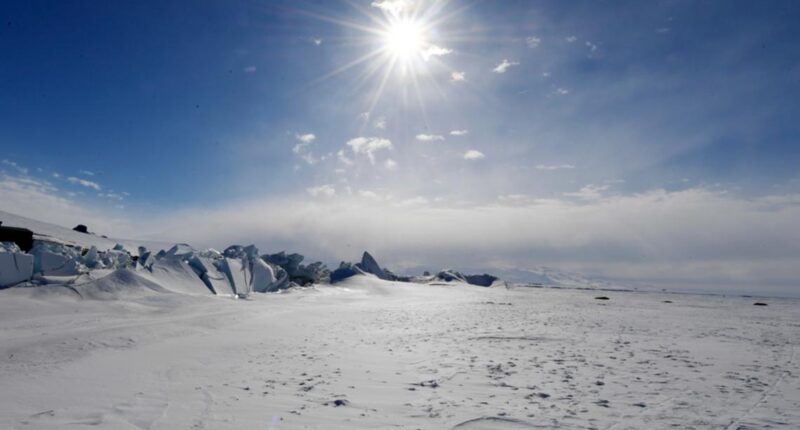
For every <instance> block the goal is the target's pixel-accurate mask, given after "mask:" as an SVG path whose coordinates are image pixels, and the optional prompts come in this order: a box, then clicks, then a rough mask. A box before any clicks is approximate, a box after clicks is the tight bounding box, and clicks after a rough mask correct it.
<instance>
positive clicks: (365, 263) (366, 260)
mask: <svg viewBox="0 0 800 430" xmlns="http://www.w3.org/2000/svg"><path fill="white" fill-rule="evenodd" d="M357 266H358V267H359V268H360V269H361V270H363V271H365V272H367V273H372V274H373V275H375V276H377V277H378V278H380V279H383V280H385V281H389V280H391V279H390V278H389V276H387V275H386V272H384V271H383V269H382V268H381V266H380V264H378V262H377V261H375V258H374V257H373V256H372V255H370V253H369V252H367V251H364V254H363V255H362V256H361V263H359V264H357Z"/></svg>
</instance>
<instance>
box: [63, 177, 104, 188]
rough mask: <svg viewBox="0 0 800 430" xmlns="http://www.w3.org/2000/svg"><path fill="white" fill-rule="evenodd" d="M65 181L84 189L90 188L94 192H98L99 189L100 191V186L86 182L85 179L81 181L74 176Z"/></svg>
mask: <svg viewBox="0 0 800 430" xmlns="http://www.w3.org/2000/svg"><path fill="white" fill-rule="evenodd" d="M67 181H69V182H70V183H72V184H76V185H80V186H82V187H86V188H91V189H93V190H96V191H100V189H101V188H100V184H98V183H97V182H93V181H88V180H86V179H81V178H76V177H74V176H70V177H69V178H67Z"/></svg>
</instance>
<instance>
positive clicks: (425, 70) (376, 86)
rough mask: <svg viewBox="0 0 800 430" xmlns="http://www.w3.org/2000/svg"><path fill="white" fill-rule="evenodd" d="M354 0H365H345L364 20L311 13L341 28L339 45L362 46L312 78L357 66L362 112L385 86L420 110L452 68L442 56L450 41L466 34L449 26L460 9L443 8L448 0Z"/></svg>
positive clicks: (448, 50)
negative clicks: (364, 99) (363, 96)
mask: <svg viewBox="0 0 800 430" xmlns="http://www.w3.org/2000/svg"><path fill="white" fill-rule="evenodd" d="M359 1H360V2H364V3H369V5H370V6H369V8H365V7H362V6H360V5H359V4H357V3H355V2H352V1H351V0H346V2H347V3H349V4H350V5H351V6H353V8H354V9H355V10H356V11H358V12H359V13H360V14H361V15H362V16H363V17H364V18H366V19H364V20H359V21H352V20H350V18H349V17H348V18H341V17H337V16H333V15H331V16H329V15H319V14H311V15H312V16H314V17H315V18H318V19H321V20H324V21H328V22H331V23H333V24H335V25H337V26H341V27H342V28H343V30H344V32H345V33H346V38H345V39H343V40H346V41H347V42H346V43H345V44H343V45H342V46H347V47H358V48H359V49H362V47H363V48H366V49H364V50H363V54H362V55H360V56H359V57H357V58H355V59H353V60H351V61H347V62H343V63H341V65H340V66H339V67H337V68H335V69H333V70H331V71H329V72H328V73H326V74H324V75H322V76H320V77H319V78H317V79H315V80H314V81H313V83H314V84H316V83H319V82H322V81H325V80H327V79H330V78H332V77H334V76H337V75H339V74H341V73H344V72H345V71H349V70H352V69H355V68H356V67H358V68H359V69H360V71H359V72H357V73H354V74H353V82H354V83H355V84H354V88H358V89H359V90H361V89H365V88H368V89H366V90H365V91H366V92H365V94H369V95H368V97H367V98H368V99H369V101H368V103H369V104H368V105H367V106H365V112H366V113H370V112H372V110H373V109H374V108H375V106H376V105H377V104H378V102H379V100H380V99H381V98H382V96H383V94H384V93H385V92H386V91H387V90H388V91H392V90H394V89H397V90H398V92H397V93H396V94H400V95H401V97H402V103H407V101H408V99H409V98H414V97H416V99H417V102H418V107H419V108H420V110H421V111H422V112H424V111H425V106H424V101H425V100H426V99H428V98H431V95H432V94H433V95H434V96H435V94H438V95H441V94H443V91H442V90H441V87H440V85H441V84H440V82H439V81H441V79H442V78H443V77H445V79H449V77H450V76H452V73H455V71H454V70H453V69H452V68H451V66H449V65H448V64H447V61H446V60H445V58H446V56H450V55H451V54H454V53H455V52H456V51H455V50H454V49H453V47H452V43H459V42H463V41H464V40H468V39H465V36H464V34H466V33H463V32H460V31H456V32H453V31H450V30H449V29H450V28H458V26H456V25H454V24H453V23H452V20H453V19H454V18H455V17H457V16H458V14H460V13H461V11H462V10H464V9H463V8H462V9H457V10H453V11H450V10H447V9H448V8H447V7H446V6H447V5H448V4H449V3H450V0H359ZM453 56H455V55H453ZM447 58H450V57H447ZM462 75H463V73H462ZM437 80H439V81H437ZM369 87H372V88H369ZM434 92H435V94H434Z"/></svg>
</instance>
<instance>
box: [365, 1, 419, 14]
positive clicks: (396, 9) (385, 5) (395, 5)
mask: <svg viewBox="0 0 800 430" xmlns="http://www.w3.org/2000/svg"><path fill="white" fill-rule="evenodd" d="M371 5H372V7H376V8H378V9H380V10H382V11H383V12H384V13H387V14H389V15H394V16H397V15H400V13H402V12H403V11H405V10H406V9H409V8H410V7H411V2H410V1H408V0H378V1H374V2H372V4H371Z"/></svg>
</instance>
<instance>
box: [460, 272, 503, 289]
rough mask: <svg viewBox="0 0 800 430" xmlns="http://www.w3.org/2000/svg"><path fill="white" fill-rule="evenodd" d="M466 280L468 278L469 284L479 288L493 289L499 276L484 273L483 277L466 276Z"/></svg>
mask: <svg viewBox="0 0 800 430" xmlns="http://www.w3.org/2000/svg"><path fill="white" fill-rule="evenodd" d="M464 278H466V280H467V283H469V284H472V285H477V286H479V287H491V286H492V284H494V281H496V280H497V276H492V275H490V274H488V273H484V274H483V275H466V276H464Z"/></svg>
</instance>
